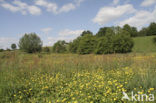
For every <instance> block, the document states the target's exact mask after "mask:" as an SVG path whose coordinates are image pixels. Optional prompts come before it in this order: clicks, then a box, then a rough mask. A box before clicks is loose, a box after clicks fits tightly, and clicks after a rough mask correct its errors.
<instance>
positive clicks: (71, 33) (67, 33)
mask: <svg viewBox="0 0 156 103" xmlns="http://www.w3.org/2000/svg"><path fill="white" fill-rule="evenodd" d="M83 31H84V30H69V29H65V30H62V31H60V32H59V35H60V36H79V35H80V34H81V33H82V32H83Z"/></svg>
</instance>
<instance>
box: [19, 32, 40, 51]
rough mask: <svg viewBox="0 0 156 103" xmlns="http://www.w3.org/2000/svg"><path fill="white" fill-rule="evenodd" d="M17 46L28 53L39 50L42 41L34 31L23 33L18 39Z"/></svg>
mask: <svg viewBox="0 0 156 103" xmlns="http://www.w3.org/2000/svg"><path fill="white" fill-rule="evenodd" d="M19 48H20V49H21V50H23V51H25V52H28V53H34V52H40V51H41V49H42V41H41V39H40V38H39V37H38V36H37V35H36V34H35V33H30V34H25V35H24V36H23V37H22V38H21V39H20V41H19Z"/></svg>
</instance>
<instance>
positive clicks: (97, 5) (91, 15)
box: [0, 0, 156, 49]
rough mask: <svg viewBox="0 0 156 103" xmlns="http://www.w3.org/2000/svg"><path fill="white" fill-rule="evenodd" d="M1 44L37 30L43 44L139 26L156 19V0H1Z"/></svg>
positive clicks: (7, 44) (4, 46) (138, 27)
mask: <svg viewBox="0 0 156 103" xmlns="http://www.w3.org/2000/svg"><path fill="white" fill-rule="evenodd" d="M0 13H1V19H0V22H1V25H0V48H3V49H6V48H10V45H11V44H12V43H15V44H18V41H19V39H20V38H21V37H22V35H24V34H25V33H31V32H35V33H36V34H37V35H39V37H40V38H41V40H42V41H43V46H52V45H53V44H54V43H55V42H56V41H58V40H65V41H66V42H69V41H71V40H73V39H75V38H76V37H78V36H79V35H80V34H81V33H82V31H84V30H90V31H92V32H93V33H94V34H95V33H97V31H98V30H99V28H101V27H106V26H121V27H122V26H123V25H124V24H129V25H131V26H135V27H137V29H138V30H140V29H141V28H142V27H146V26H148V25H149V23H151V22H156V0H140V1H135V0H111V1H109V0H101V1H95V0H74V1H73V0H64V1H57V0H31V1H24V0H13V1H9V0H0Z"/></svg>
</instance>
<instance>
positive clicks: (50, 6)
mask: <svg viewBox="0 0 156 103" xmlns="http://www.w3.org/2000/svg"><path fill="white" fill-rule="evenodd" d="M35 4H36V5H39V6H42V7H45V8H46V9H47V11H48V12H52V13H55V14H56V13H57V9H58V6H57V4H56V3H53V2H47V1H46V0H36V1H35Z"/></svg>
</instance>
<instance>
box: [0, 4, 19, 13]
mask: <svg viewBox="0 0 156 103" xmlns="http://www.w3.org/2000/svg"><path fill="white" fill-rule="evenodd" d="M1 6H2V7H3V8H5V9H8V10H10V11H12V12H17V11H20V8H19V7H16V6H13V5H11V4H8V3H2V4H1Z"/></svg>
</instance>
